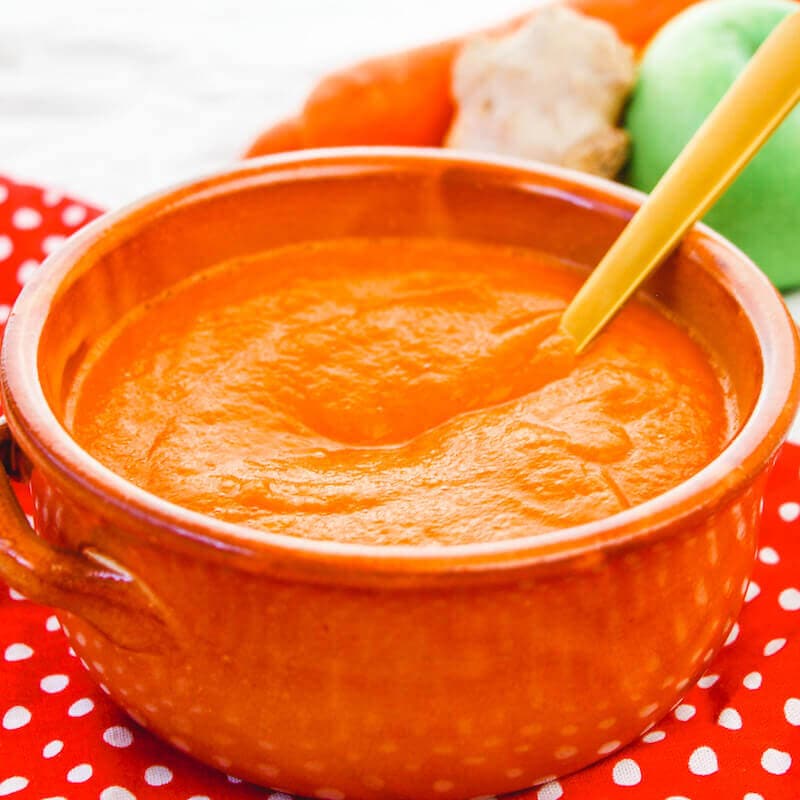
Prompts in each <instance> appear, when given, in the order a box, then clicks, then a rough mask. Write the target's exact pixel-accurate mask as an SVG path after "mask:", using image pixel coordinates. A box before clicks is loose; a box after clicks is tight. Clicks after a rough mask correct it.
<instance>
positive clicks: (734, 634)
mask: <svg viewBox="0 0 800 800" xmlns="http://www.w3.org/2000/svg"><path fill="white" fill-rule="evenodd" d="M738 638H739V623H738V622H734V623H733V627H732V628H731V632H730V633H729V634H728V638H727V639H726V640H725V644H724V645H723V647H728V646H729V645H732V644H733V643H734V642H735V641H736V640H737V639H738Z"/></svg>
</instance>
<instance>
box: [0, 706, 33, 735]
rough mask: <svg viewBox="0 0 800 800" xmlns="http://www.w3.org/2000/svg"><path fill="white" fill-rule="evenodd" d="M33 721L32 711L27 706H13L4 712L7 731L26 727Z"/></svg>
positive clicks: (4, 725)
mask: <svg viewBox="0 0 800 800" xmlns="http://www.w3.org/2000/svg"><path fill="white" fill-rule="evenodd" d="M30 721H31V712H30V711H28V709H27V708H25V706H12V707H11V708H9V709H8V711H6V713H5V714H3V727H4V728H5V729H6V730H7V731H16V730H19V729H20V728H24V727H25V726H26V725H27V724H28V723H29V722H30Z"/></svg>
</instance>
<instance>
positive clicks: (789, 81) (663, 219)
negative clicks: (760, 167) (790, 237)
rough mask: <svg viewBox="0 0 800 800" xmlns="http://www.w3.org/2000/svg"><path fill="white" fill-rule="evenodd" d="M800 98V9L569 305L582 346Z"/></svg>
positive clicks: (567, 327) (570, 330) (570, 324)
mask: <svg viewBox="0 0 800 800" xmlns="http://www.w3.org/2000/svg"><path fill="white" fill-rule="evenodd" d="M798 100H800V11H796V12H794V13H792V14H790V15H789V16H788V17H786V19H784V20H783V21H782V22H781V23H780V24H779V25H778V26H777V27H776V28H775V30H774V31H773V32H772V33H771V34H770V35H769V37H768V38H767V39H766V41H765V42H764V44H763V45H762V46H761V47H760V48H759V49H758V51H757V52H756V54H755V55H754V56H753V58H752V59H751V60H750V63H749V64H748V65H747V67H746V68H745V69H744V71H743V72H742V73H741V74H740V75H739V77H738V78H737V80H736V82H735V83H734V84H733V86H731V88H730V89H729V90H728V92H727V93H726V95H725V96H724V97H723V98H722V100H720V102H719V104H718V105H717V107H716V108H715V109H714V111H713V112H712V113H711V114H710V116H709V117H708V119H706V121H705V122H704V123H703V125H702V127H701V128H700V130H698V131H697V133H696V134H695V135H694V136H693V137H692V139H691V141H690V142H689V143H688V144H687V145H686V147H685V148H684V149H683V151H682V152H681V154H680V155H679V156H678V158H677V159H676V160H675V162H674V163H673V164H672V166H671V167H670V168H669V170H667V172H666V174H665V175H664V176H663V177H662V178H661V180H660V181H659V183H658V185H657V186H656V187H655V189H653V192H652V193H651V195H650V197H649V198H648V199H647V200H646V201H645V203H644V205H642V207H641V208H640V209H639V211H638V212H637V213H636V214H635V215H634V217H633V218H632V219H631V221H630V222H629V223H628V225H627V227H626V228H625V230H624V231H623V232H622V234H621V235H620V237H619V238H618V239H617V241H616V242H614V244H613V245H612V247H611V249H610V250H609V251H608V253H606V255H605V257H604V258H603V260H602V261H601V262H600V264H599V265H598V266H597V268H596V269H595V270H594V272H592V274H591V275H590V276H589V278H588V280H587V281H586V283H584V285H583V286H582V287H581V289H580V291H579V292H578V293H577V294H576V295H575V297H574V298H573V300H572V302H571V303H570V304H569V306H568V308H567V310H566V311H565V312H564V315H563V317H562V318H561V330H562V331H563V332H565V333H566V334H568V335H569V336H571V337H572V338H573V339H574V340H575V342H576V345H577V347H576V350H577V352H580V351H581V350H583V348H584V347H586V345H587V344H588V343H589V342H590V341H591V340H592V339H593V338H594V336H595V335H596V334H597V333H599V331H600V330H601V329H602V328H603V326H604V325H605V324H606V323H607V322H608V321H609V320H610V319H611V317H613V316H614V314H615V313H616V312H617V311H618V310H619V308H620V306H621V305H622V304H623V303H624V302H625V301H626V300H627V299H628V298H629V297H630V296H631V295H632V294H633V292H634V291H636V289H637V287H638V286H639V285H640V284H641V283H642V281H644V279H645V278H646V277H647V276H648V275H649V274H650V273H651V272H652V271H653V270H654V269H655V268H656V267H657V266H658V265H659V264H661V262H662V261H663V260H664V259H665V258H666V257H667V256H668V255H669V253H670V252H671V251H672V249H673V248H674V247H675V246H676V245H677V244H678V242H679V240H680V239H681V237H682V236H683V234H684V233H685V232H686V230H687V229H688V228H689V226H690V225H692V224H694V223H695V222H696V221H697V220H698V219H699V218H700V217H702V216H703V214H705V212H706V211H708V209H709V208H711V206H712V205H713V204H714V203H715V202H716V201H717V199H718V198H719V196H720V195H721V194H722V193H723V192H724V191H725V189H726V188H727V187H728V186H729V185H730V184H731V183H732V182H733V180H734V178H736V176H737V175H738V174H739V173H740V172H741V171H742V169H744V167H745V166H746V165H747V163H748V162H749V161H750V159H751V158H752V157H753V156H754V155H755V154H756V152H757V151H758V150H759V148H760V147H761V146H762V145H763V144H764V142H765V141H766V140H767V138H768V137H769V135H770V134H771V133H772V132H773V131H774V130H775V128H777V127H778V125H780V123H781V122H782V121H783V119H784V118H785V117H786V115H787V114H788V113H789V112H790V111H791V110H792V108H793V107H794V105H795V104H796V103H797V102H798ZM664 124H665V125H669V120H665V121H664ZM798 157H799V158H800V154H798ZM798 203H800V198H798ZM787 224H788V220H787Z"/></svg>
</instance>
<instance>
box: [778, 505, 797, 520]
mask: <svg viewBox="0 0 800 800" xmlns="http://www.w3.org/2000/svg"><path fill="white" fill-rule="evenodd" d="M778 515H779V516H780V518H781V519H782V520H783V521H784V522H794V521H795V520H796V519H797V518H798V517H800V503H781V505H779V506H778Z"/></svg>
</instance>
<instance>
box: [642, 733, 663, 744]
mask: <svg viewBox="0 0 800 800" xmlns="http://www.w3.org/2000/svg"><path fill="white" fill-rule="evenodd" d="M666 738H667V734H666V733H664V731H648V732H647V733H646V734H645V735H644V736H642V741H643V742H647V744H654V743H655V742H661V741H663V740H664V739H666Z"/></svg>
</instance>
